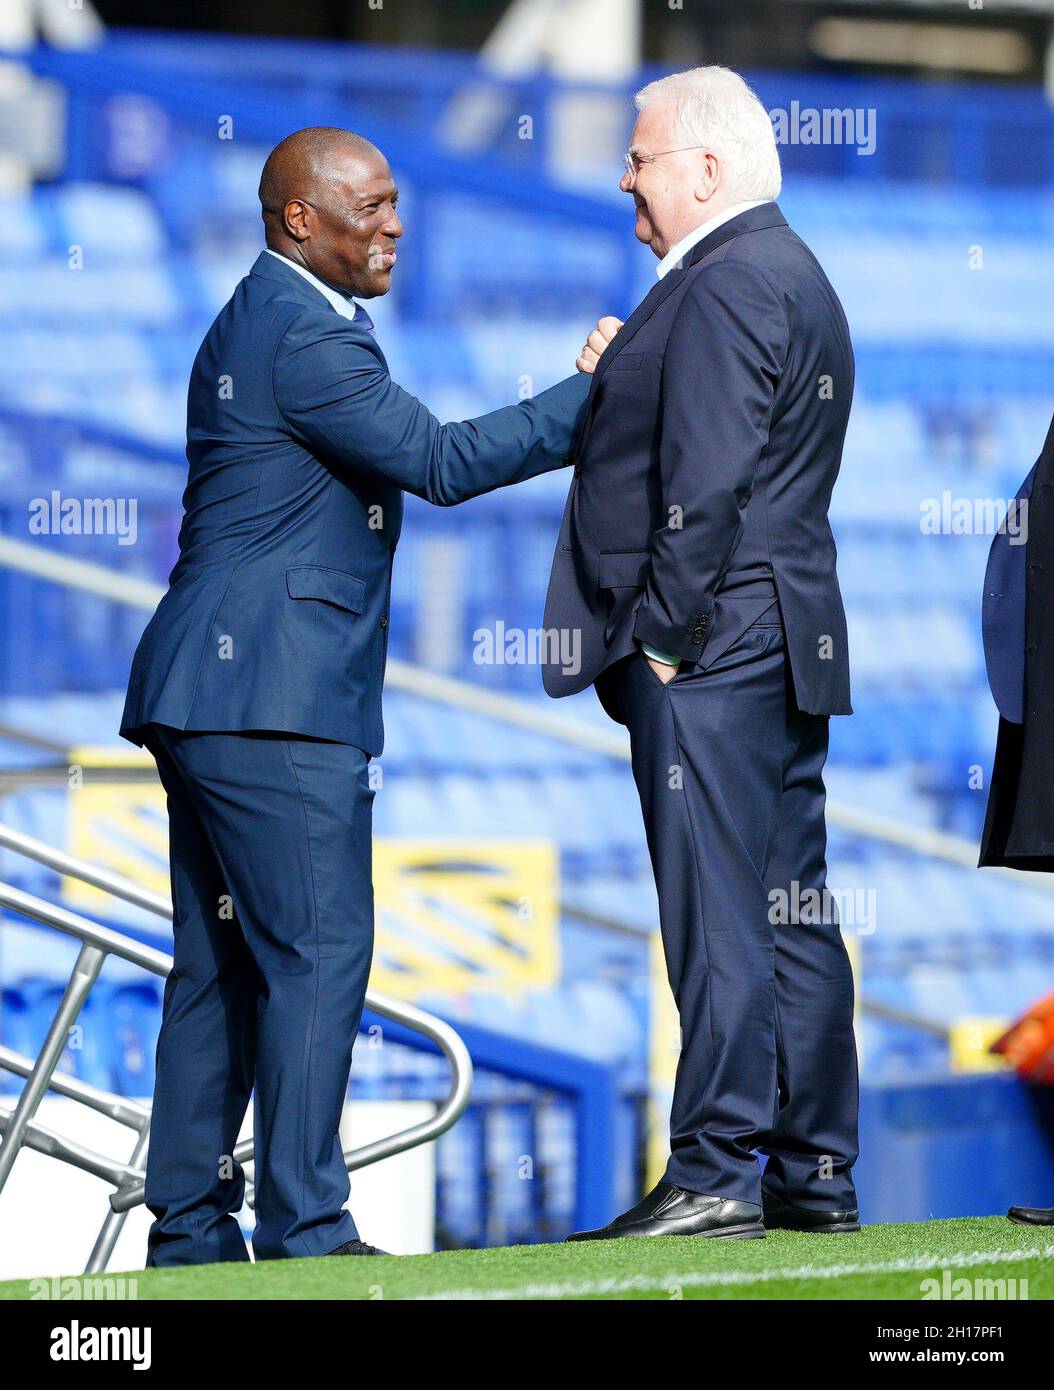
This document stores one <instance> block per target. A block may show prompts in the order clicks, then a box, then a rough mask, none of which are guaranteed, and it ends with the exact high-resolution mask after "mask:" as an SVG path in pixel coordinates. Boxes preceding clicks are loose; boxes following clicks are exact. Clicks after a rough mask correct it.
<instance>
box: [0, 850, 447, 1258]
mask: <svg viewBox="0 0 1054 1390" xmlns="http://www.w3.org/2000/svg"><path fill="white" fill-rule="evenodd" d="M0 848H7V849H10V850H13V851H14V852H15V853H17V854H21V855H24V856H25V857H26V858H29V859H34V860H36V861H37V862H38V863H41V864H45V865H47V866H48V867H49V868H51V869H54V870H55V871H56V872H58V873H61V874H67V875H69V876H71V877H73V878H79V879H81V880H82V881H83V882H85V883H90V884H92V885H93V886H94V887H96V888H99V889H101V890H102V891H103V892H105V893H108V894H110V895H111V896H114V897H118V898H122V899H124V900H125V901H126V902H131V903H135V904H136V905H137V906H139V907H143V908H145V909H146V910H147V911H149V912H152V913H154V914H155V915H157V916H159V917H164V918H168V919H171V917H172V905H171V903H170V902H169V901H168V900H167V899H166V898H163V897H161V896H160V894H158V893H153V892H151V891H150V890H149V889H146V888H141V887H140V886H139V885H138V884H136V883H133V882H132V881H131V880H130V879H126V878H124V877H122V875H120V874H117V873H113V872H112V871H111V870H109V869H103V868H101V867H99V866H98V865H94V864H89V863H88V862H87V861H85V860H83V859H78V858H76V857H75V856H74V855H71V854H67V853H66V852H65V851H63V850H59V849H56V848H55V847H54V846H53V845H48V844H45V843H44V842H43V841H42V840H36V839H34V838H33V837H32V836H31V835H25V834H22V833H21V832H20V831H16V830H12V829H11V828H10V827H8V826H4V825H0ZM5 907H6V908H10V909H11V910H13V911H15V912H17V913H20V914H21V915H22V916H25V917H28V918H30V920H32V921H36V922H40V923H42V924H43V925H44V926H48V927H54V928H55V929H56V930H57V931H61V932H64V933H65V934H66V935H67V936H72V937H75V938H77V939H79V940H80V941H81V943H82V945H81V951H80V955H79V956H78V958H77V964H76V966H75V967H74V971H73V974H72V976H71V977H70V981H69V983H68V985H67V987H66V991H65V993H64V994H63V997H62V1001H61V1003H60V1005H59V1009H58V1012H57V1013H56V1015H55V1018H54V1020H53V1022H52V1024H51V1027H50V1029H49V1031H48V1035H47V1039H46V1040H45V1044H44V1048H43V1050H42V1051H41V1053H40V1055H39V1056H38V1057H37V1059H36V1060H35V1061H32V1060H31V1059H30V1058H28V1057H23V1056H22V1055H21V1054H20V1053H17V1052H15V1051H13V1050H12V1049H11V1048H8V1047H3V1046H0V1069H3V1070H6V1071H11V1072H14V1073H15V1074H16V1075H20V1076H24V1077H26V1078H27V1080H26V1085H25V1087H24V1088H23V1091H22V1094H21V1096H20V1097H19V1100H18V1104H17V1106H16V1107H15V1108H14V1109H13V1110H11V1111H8V1110H6V1108H4V1107H3V1106H0V1135H2V1136H3V1144H2V1145H0V1189H2V1188H3V1184H4V1181H5V1180H6V1177H7V1174H8V1173H10V1170H11V1165H12V1164H13V1163H14V1159H15V1156H16V1154H17V1152H18V1149H19V1148H20V1147H22V1146H26V1147H30V1148H33V1149H35V1150H37V1151H38V1152H40V1153H45V1154H48V1155H50V1156H51V1157H54V1158H58V1159H61V1160H62V1161H63V1162H67V1163H72V1164H74V1165H75V1166H76V1167H78V1168H80V1169H82V1170H83V1171H84V1172H88V1173H92V1174H94V1175H95V1176H96V1177H101V1178H103V1179H104V1180H105V1181H107V1182H109V1183H111V1184H112V1186H113V1187H114V1188H115V1189H116V1190H115V1191H114V1192H113V1193H112V1194H111V1196H110V1211H109V1212H108V1213H107V1216H106V1219H105V1220H104V1222H103V1224H102V1228H101V1229H100V1231H99V1234H98V1236H97V1237H96V1240H95V1245H94V1247H93V1249H92V1252H91V1256H90V1258H89V1262H88V1266H87V1269H86V1271H85V1272H86V1273H99V1272H100V1271H102V1270H104V1269H105V1268H106V1265H107V1263H108V1262H109V1259H110V1257H111V1255H112V1254H113V1249H114V1246H115V1245H116V1243H117V1239H118V1237H119V1236H120V1233H121V1229H122V1227H123V1225H124V1220H125V1216H126V1215H127V1213H128V1212H129V1211H130V1210H131V1208H132V1207H134V1206H137V1205H138V1204H139V1203H140V1202H142V1201H143V1195H144V1181H143V1168H142V1163H143V1158H144V1155H145V1154H146V1151H147V1148H148V1144H149V1110H148V1109H147V1108H146V1107H144V1106H141V1105H136V1104H134V1103H133V1102H129V1101H126V1100H124V1099H123V1098H122V1097H121V1096H117V1095H111V1094H110V1093H109V1092H107V1091H101V1090H99V1089H98V1088H97V1087H95V1086H90V1085H88V1084H87V1083H86V1082H83V1081H80V1080H77V1079H76V1078H73V1077H63V1076H61V1075H60V1076H57V1077H56V1076H55V1068H56V1066H57V1065H58V1061H59V1058H60V1057H61V1055H62V1050H63V1048H64V1047H65V1044H66V1039H67V1036H68V1032H69V1028H70V1026H71V1025H72V1023H73V1021H74V1020H75V1019H76V1017H77V1015H78V1013H79V1011H80V1009H81V1007H82V1006H83V1003H84V1000H85V998H86V997H87V994H88V991H89V990H90V989H91V987H92V985H93V984H94V983H95V981H96V979H97V978H98V975H99V971H100V969H101V967H102V964H103V962H104V961H105V959H106V957H107V956H108V955H115V956H119V957H120V958H121V959H123V960H126V961H130V962H131V963H132V964H134V965H138V966H141V967H142V968H143V969H144V970H148V971H150V972H151V973H153V974H154V975H158V976H160V977H162V978H164V977H166V976H167V975H168V973H169V972H170V970H171V969H172V958H171V956H169V955H166V954H165V952H163V951H159V950H157V949H156V948H155V947H153V946H147V945H144V944H143V943H142V942H140V941H137V940H135V938H134V937H130V936H126V935H124V934H123V933H121V932H118V931H115V930H113V928H111V927H107V926H103V925H102V924H101V923H99V922H96V921H93V920H92V919H91V918H88V917H84V916H81V915H80V914H78V913H76V912H71V911H70V910H69V909H68V908H65V907H60V906H58V905H57V904H54V903H49V902H46V901H45V900H44V899H42V898H38V897H35V896H34V895H33V894H31V893H26V892H24V891H23V890H22V889H20V888H14V887H12V886H11V885H10V884H6V883H2V882H0V908H5ZM366 1008H367V1009H370V1010H372V1011H373V1012H374V1013H378V1014H381V1015H382V1016H383V1017H385V1018H388V1019H391V1020H392V1021H393V1022H395V1023H396V1024H398V1025H399V1026H401V1027H403V1028H406V1029H408V1030H410V1031H411V1032H414V1033H419V1034H422V1035H423V1036H425V1037H427V1038H428V1039H429V1040H430V1041H431V1042H433V1043H434V1044H435V1046H436V1047H437V1048H438V1049H439V1051H440V1052H441V1053H442V1055H443V1056H444V1057H445V1058H446V1059H447V1061H448V1062H449V1064H450V1071H451V1079H450V1090H449V1092H448V1094H447V1095H446V1097H445V1099H444V1100H443V1101H442V1102H441V1103H440V1104H439V1105H437V1107H436V1111H435V1113H434V1114H433V1115H432V1116H431V1118H430V1119H428V1120H423V1121H421V1122H420V1123H419V1124H416V1125H411V1126H409V1127H408V1128H407V1129H404V1130H400V1131H399V1132H398V1133H396V1134H391V1135H387V1136H386V1137H385V1138H383V1139H377V1140H374V1141H373V1142H372V1143H370V1144H365V1145H362V1146H361V1147H360V1148H357V1149H349V1150H347V1151H346V1153H345V1154H344V1161H345V1164H346V1166H347V1169H348V1171H349V1172H352V1171H354V1170H355V1169H358V1168H364V1167H365V1166H366V1165H367V1164H370V1163H377V1162H378V1161H379V1160H380V1159H383V1158H389V1157H391V1156H392V1155H393V1154H398V1153H403V1152H404V1151H405V1150H407V1149H410V1148H414V1147H416V1146H417V1145H419V1144H425V1143H428V1142H430V1141H431V1140H434V1139H438V1138H439V1136H440V1135H441V1134H445V1133H446V1131H447V1130H448V1129H449V1128H450V1127H451V1126H452V1125H453V1124H454V1123H455V1122H456V1121H457V1120H458V1118H459V1117H460V1116H461V1114H462V1112H463V1111H464V1109H465V1106H466V1105H467V1104H468V1100H469V1094H470V1092H471V1088H472V1059H471V1057H470V1056H469V1052H468V1049H467V1047H466V1046H465V1044H464V1042H463V1041H462V1039H461V1037H460V1036H459V1034H458V1033H457V1032H456V1031H455V1030H454V1029H453V1028H452V1027H451V1026H450V1025H449V1024H448V1023H446V1022H444V1021H443V1020H442V1019H440V1018H436V1017H435V1016H434V1015H432V1014H429V1013H426V1012H425V1011H424V1010H423V1009H418V1008H415V1007H414V1005H412V1004H407V1003H404V1002H402V1001H401V1000H395V999H389V998H388V997H387V996H386V995H383V994H375V993H374V992H373V991H371V990H367V992H366ZM49 1088H50V1089H52V1090H54V1091H56V1092H57V1093H58V1094H61V1095H65V1096H67V1097H68V1098H69V1099H71V1100H75V1101H78V1102H80V1103H82V1104H84V1105H87V1106H89V1107H90V1108H91V1109H94V1110H97V1111H99V1112H100V1113H102V1114H106V1115H109V1116H110V1118H111V1119H114V1120H117V1121H118V1122H119V1123H121V1124H124V1125H128V1126H129V1127H131V1128H133V1129H135V1130H136V1131H137V1132H138V1137H137V1140H136V1145H135V1148H134V1150H133V1152H132V1155H131V1157H130V1159H129V1160H128V1162H127V1163H122V1162H113V1161H111V1160H109V1159H107V1158H104V1157H103V1156H102V1155H101V1154H97V1153H94V1152H92V1151H91V1150H89V1149H86V1148H84V1147H83V1146H82V1145H80V1144H77V1143H75V1142H74V1141H72V1140H69V1139H64V1138H63V1137H62V1136H61V1135H59V1134H56V1133H55V1132H54V1131H52V1130H48V1129H47V1128H46V1127H45V1126H43V1125H40V1124H37V1123H36V1122H35V1121H34V1119H33V1115H34V1113H35V1111H36V1109H37V1106H38V1105H39V1104H40V1100H41V1098H42V1097H43V1096H44V1094H45V1093H46V1092H47V1091H48V1089H49ZM235 1157H236V1158H237V1159H238V1160H239V1161H240V1162H243V1163H247V1162H251V1161H252V1158H253V1141H252V1140H251V1139H246V1140H244V1141H243V1142H242V1143H241V1144H239V1145H238V1147H237V1148H236V1150H235Z"/></svg>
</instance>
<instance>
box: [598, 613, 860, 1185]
mask: <svg viewBox="0 0 1054 1390" xmlns="http://www.w3.org/2000/svg"><path fill="white" fill-rule="evenodd" d="M601 682H602V686H601V691H600V693H601V696H602V699H604V700H611V699H612V697H614V701H615V702H617V706H618V710H619V712H620V713H621V715H622V717H623V719H624V721H625V723H626V724H627V725H628V727H629V731H630V739H631V744H632V754H633V775H634V779H635V781H636V784H637V790H638V792H639V793H640V799H641V806H642V808H643V811H644V823H645V829H646V832H647V839H648V847H649V850H650V853H651V860H652V865H653V868H654V871H655V881H656V886H657V889H658V897H659V917H660V925H661V929H662V939H663V946H664V949H665V954H666V964H667V969H668V972H669V977H670V984H671V986H672V988H673V993H674V997H675V999H676V1001H677V1008H678V1012H679V1015H680V1022H681V1052H680V1059H679V1062H678V1067H677V1077H676V1083H675V1088H674V1096H673V1106H672V1112H671V1121H670V1126H671V1157H670V1161H669V1166H668V1168H667V1172H666V1177H667V1180H668V1181H669V1182H672V1183H675V1184H676V1185H677V1186H679V1187H684V1188H687V1189H689V1190H691V1191H694V1192H701V1193H706V1194H711V1195H715V1196H721V1197H731V1198H738V1199H740V1200H744V1201H750V1202H758V1201H760V1199H761V1192H762V1190H764V1192H765V1193H767V1194H769V1195H771V1196H773V1197H779V1198H781V1199H783V1200H786V1201H788V1202H791V1203H794V1204H796V1205H800V1206H806V1207H813V1208H817V1209H839V1208H849V1207H854V1206H855V1205H856V1198H855V1193H854V1189H853V1181H852V1175H851V1169H852V1165H853V1163H854V1161H855V1159H856V1156H857V1103H858V1088H857V1060H856V1046H855V1041H854V1037H853V980H852V973H851V968H850V964H849V958H848V954H847V952H846V949H845V945H844V943H843V941H842V938H841V933H840V931H839V928H838V925H837V920H836V913H834V912H832V911H829V912H826V913H822V914H821V913H817V914H815V915H817V916H824V917H834V918H835V920H833V921H830V920H828V921H827V922H826V923H825V924H820V923H811V922H799V923H783V924H781V923H780V921H779V918H780V911H779V902H780V900H779V899H778V898H774V899H770V896H769V895H770V892H773V891H774V890H778V889H783V890H785V892H786V893H787V894H788V898H789V900H790V901H791V902H792V903H793V902H794V901H798V902H808V901H809V898H808V896H806V897H805V898H803V897H802V896H801V895H802V893H803V892H804V890H806V889H815V890H817V891H818V892H822V890H823V889H824V888H825V883H826V864H825V854H826V830H825V824H824V801H825V791H824V785H823V776H822V773H823V765H824V762H825V760H826V757H827V742H828V720H827V718H826V717H820V716H816V715H806V714H802V713H800V712H799V711H798V709H797V707H796V706H795V704H794V700H793V695H792V693H791V690H790V686H789V677H788V671H787V666H786V661H785V655H784V639H783V632H782V629H781V626H780V622H779V617H778V616H777V614H776V610H773V611H772V613H770V614H769V615H767V616H765V617H763V618H762V619H761V620H760V621H759V622H756V623H755V624H754V625H753V626H751V627H749V628H747V630H746V631H745V632H744V633H743V634H742V635H741V636H740V637H739V638H738V639H737V640H736V641H735V642H734V643H733V644H732V645H731V646H730V647H729V648H728V649H727V650H726V651H725V652H724V653H723V654H722V655H721V656H720V657H719V658H718V659H717V660H716V661H715V662H714V663H713V664H712V665H711V666H709V667H708V668H707V669H706V670H705V671H704V670H702V669H700V668H699V667H696V666H691V665H685V666H682V667H681V668H680V670H679V671H678V674H677V675H676V676H675V677H674V678H673V680H672V681H671V682H670V683H668V684H666V685H663V683H662V682H661V681H660V680H659V678H658V676H656V675H655V674H654V672H653V671H652V670H651V668H650V667H649V665H648V663H647V661H646V660H645V659H644V657H643V656H642V655H641V654H640V653H635V654H634V655H632V656H630V657H628V658H626V659H625V660H624V661H622V662H619V663H617V664H616V665H614V666H612V667H611V668H610V669H609V670H608V671H607V672H605V673H604V676H603V677H602V678H601ZM795 881H796V882H797V883H798V885H799V893H798V897H797V899H794V898H792V897H790V895H791V894H792V893H793V889H792V884H793V883H794V882H795ZM814 901H815V900H814ZM828 901H830V900H828ZM785 915H786V914H785ZM797 915H798V916H799V917H807V916H809V913H806V912H799V913H798V914H797ZM758 1153H761V1154H764V1155H767V1164H766V1168H765V1173H764V1177H763V1178H762V1175H761V1172H760V1169H759V1165H758V1159H757V1154H758Z"/></svg>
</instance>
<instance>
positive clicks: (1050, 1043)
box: [990, 994, 1054, 1086]
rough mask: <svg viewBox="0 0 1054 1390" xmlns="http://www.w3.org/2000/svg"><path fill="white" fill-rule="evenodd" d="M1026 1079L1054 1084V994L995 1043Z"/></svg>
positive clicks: (1020, 1019) (995, 1050) (993, 1048)
mask: <svg viewBox="0 0 1054 1390" xmlns="http://www.w3.org/2000/svg"><path fill="white" fill-rule="evenodd" d="M990 1050H991V1051H992V1052H999V1053H1002V1055H1003V1056H1004V1057H1005V1058H1006V1059H1007V1061H1008V1062H1009V1063H1010V1065H1011V1066H1012V1067H1013V1068H1014V1070H1015V1071H1016V1072H1017V1074H1018V1075H1019V1076H1020V1077H1021V1078H1022V1079H1023V1080H1025V1081H1031V1082H1032V1083H1033V1084H1036V1085H1040V1086H1054V994H1048V995H1047V996H1046V998H1045V999H1041V1000H1040V1001H1039V1002H1038V1003H1036V1004H1033V1005H1032V1007H1031V1008H1030V1009H1029V1010H1028V1011H1027V1012H1026V1013H1024V1014H1022V1016H1021V1017H1020V1018H1019V1019H1018V1021H1017V1022H1016V1023H1015V1024H1014V1025H1013V1026H1012V1027H1011V1028H1008V1029H1007V1031H1006V1032H1005V1033H1004V1034H1003V1036H1002V1037H1001V1038H997V1039H996V1041H995V1042H994V1043H993V1044H992V1046H991V1049H990Z"/></svg>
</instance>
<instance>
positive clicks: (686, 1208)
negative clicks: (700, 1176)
mask: <svg viewBox="0 0 1054 1390" xmlns="http://www.w3.org/2000/svg"><path fill="white" fill-rule="evenodd" d="M623 1236H712V1237H722V1238H724V1239H725V1240H763V1239H764V1237H765V1227H764V1226H763V1225H762V1224H761V1208H760V1207H759V1206H758V1205H757V1204H756V1203H754V1202H736V1201H732V1200H731V1199H730V1198H726V1197H706V1196H704V1195H703V1194H702V1193H700V1192H688V1191H686V1190H685V1189H684V1188H683V1187H674V1185H673V1184H672V1183H669V1182H661V1183H659V1185H658V1187H656V1188H654V1189H653V1190H652V1191H651V1192H649V1193H648V1195H647V1197H645V1198H644V1200H643V1201H641V1202H638V1203H637V1205H636V1206H635V1207H632V1208H631V1209H630V1210H629V1211H627V1212H625V1213H624V1214H623V1215H622V1216H616V1217H615V1219H614V1221H612V1223H611V1225H610V1226H601V1227H600V1229H599V1230H596V1231H575V1232H574V1233H573V1234H572V1235H569V1236H568V1237H567V1239H568V1240H619V1239H621V1238H622V1237H623Z"/></svg>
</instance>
